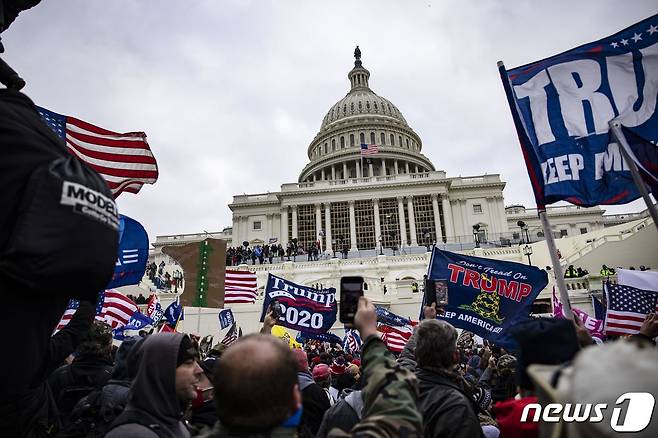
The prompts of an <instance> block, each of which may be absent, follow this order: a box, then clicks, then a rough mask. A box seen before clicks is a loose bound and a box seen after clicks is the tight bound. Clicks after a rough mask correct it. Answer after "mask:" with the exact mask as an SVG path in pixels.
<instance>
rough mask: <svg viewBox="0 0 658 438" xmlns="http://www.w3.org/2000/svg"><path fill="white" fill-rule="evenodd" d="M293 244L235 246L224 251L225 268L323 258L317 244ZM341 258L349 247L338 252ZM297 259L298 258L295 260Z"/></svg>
mask: <svg viewBox="0 0 658 438" xmlns="http://www.w3.org/2000/svg"><path fill="white" fill-rule="evenodd" d="M293 240H295V241H294V242H292V241H291V242H288V244H287V245H286V246H285V247H284V246H283V245H281V244H280V243H279V244H275V243H273V244H263V245H255V246H249V245H248V244H247V242H245V243H246V245H243V246H235V247H230V248H227V250H226V266H238V265H242V264H249V263H251V264H252V265H255V264H260V265H262V264H263V263H270V264H272V263H274V262H275V260H276V261H277V262H284V261H302V260H303V257H304V256H306V261H309V262H310V261H318V260H321V259H322V258H323V252H322V250H321V248H320V245H319V243H318V242H312V243H310V244H309V245H308V246H307V247H304V245H302V244H301V243H299V242H297V241H296V240H297V239H293ZM340 254H341V256H342V258H347V255H348V254H349V247H347V246H343V247H342V248H341V250H340ZM297 257H300V259H299V260H297Z"/></svg>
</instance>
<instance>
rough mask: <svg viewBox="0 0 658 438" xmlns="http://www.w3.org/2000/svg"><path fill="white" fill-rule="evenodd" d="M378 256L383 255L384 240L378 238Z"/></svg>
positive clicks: (380, 237)
mask: <svg viewBox="0 0 658 438" xmlns="http://www.w3.org/2000/svg"><path fill="white" fill-rule="evenodd" d="M379 255H384V238H383V237H382V236H381V235H380V236H379Z"/></svg>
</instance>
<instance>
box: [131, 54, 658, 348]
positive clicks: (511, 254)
mask: <svg viewBox="0 0 658 438" xmlns="http://www.w3.org/2000/svg"><path fill="white" fill-rule="evenodd" d="M354 56H355V61H354V68H352V70H351V71H350V72H349V73H348V75H347V77H348V79H349V83H350V88H349V90H348V93H347V95H346V96H345V97H343V98H342V99H340V100H339V101H338V102H336V103H335V104H333V105H332V106H331V107H330V108H329V110H328V112H327V114H326V115H325V116H324V118H323V120H322V124H321V126H320V130H319V132H318V133H317V135H316V136H315V138H314V139H313V140H312V141H311V143H310V144H309V146H308V149H307V155H308V158H309V163H308V164H307V165H306V166H305V167H304V168H303V169H302V170H301V172H300V174H299V178H298V180H297V182H295V183H287V184H283V185H282V186H281V191H279V192H274V193H271V192H268V193H261V194H245V195H236V196H234V197H233V202H232V203H231V204H229V206H228V207H229V208H230V209H231V211H232V212H233V223H232V227H226V228H225V229H224V230H223V231H218V232H213V233H207V232H203V233H195V234H177V235H168V236H158V237H157V239H156V241H155V242H154V243H153V246H154V249H153V250H152V252H151V256H150V260H153V261H155V262H156V263H157V264H159V263H160V261H164V262H165V264H166V265H167V266H166V267H165V271H169V272H173V270H174V269H177V268H179V267H178V266H177V265H176V264H175V263H174V261H173V260H171V259H170V258H169V257H168V256H166V255H164V254H163V253H162V251H161V250H162V247H164V246H167V245H180V244H185V243H189V242H194V241H200V240H203V239H205V238H207V237H213V238H221V239H225V240H227V243H228V245H229V246H241V245H242V244H243V242H247V243H248V244H249V245H250V246H252V247H253V246H256V245H262V244H268V243H277V244H278V243H280V244H281V245H283V246H284V247H285V246H286V245H287V244H288V243H289V242H294V241H295V240H294V239H297V240H296V242H297V244H298V245H301V246H302V247H303V248H305V249H306V248H308V247H309V246H311V245H312V244H313V243H314V242H317V241H320V242H321V250H322V255H321V259H320V260H319V261H306V256H298V257H296V259H295V258H293V259H291V260H290V261H288V260H287V259H285V260H283V261H281V260H280V259H279V258H275V260H274V263H273V264H262V265H260V264H256V265H251V264H249V265H241V266H239V267H232V269H240V270H249V271H252V272H255V273H256V276H257V284H258V289H259V293H262V290H263V288H264V286H265V283H266V279H267V275H268V273H269V272H271V273H272V274H274V275H278V276H282V277H284V278H287V279H289V280H291V281H294V282H297V283H300V284H305V285H315V284H318V283H320V284H322V285H323V286H324V287H336V288H338V287H339V283H340V278H341V277H342V276H348V275H359V276H362V277H364V280H365V288H367V290H366V294H367V295H368V296H369V297H371V298H372V299H374V300H375V302H376V303H377V304H378V305H382V306H386V307H388V308H390V309H391V310H392V311H393V312H395V313H397V314H399V315H401V316H406V317H412V318H414V319H415V318H417V316H418V312H419V309H420V302H421V299H422V294H420V293H414V292H415V291H416V289H415V287H412V285H413V284H414V283H419V284H422V278H423V275H424V274H425V273H426V272H427V267H428V265H429V259H430V252H428V248H429V247H430V246H431V245H433V244H436V245H437V246H438V247H439V248H441V249H447V250H449V251H457V252H462V253H465V254H468V255H474V256H479V257H487V258H496V259H502V260H509V261H514V262H520V263H532V264H534V265H536V266H541V267H544V266H546V265H549V264H550V256H549V254H548V250H547V247H546V244H545V242H544V235H543V230H542V229H541V226H540V223H539V219H538V218H537V211H536V210H535V209H526V208H525V207H523V206H519V205H510V206H507V207H506V206H505V205H504V201H503V189H504V187H505V182H503V181H501V179H500V177H499V175H496V174H485V175H474V176H470V177H448V176H447V175H446V172H445V171H443V170H437V169H436V168H435V167H434V164H433V163H432V162H431V161H430V160H429V159H428V158H427V157H426V156H425V155H423V153H422V151H423V143H422V140H421V138H420V136H419V135H418V134H417V133H416V132H415V131H414V130H413V129H412V128H411V127H410V126H409V124H408V123H407V121H406V120H405V118H404V116H403V115H402V113H401V112H400V110H399V109H398V108H397V107H396V106H395V105H394V104H393V103H391V102H390V101H389V100H387V99H386V98H384V97H381V96H379V95H377V94H375V92H374V91H372V90H371V89H370V85H369V81H370V72H369V71H368V70H367V69H366V68H365V67H364V66H363V64H362V61H361V52H360V50H359V48H358V47H357V48H356V50H355V53H354ZM510 123H511V121H510ZM362 144H366V145H376V147H377V149H378V153H377V154H374V155H367V156H364V157H362V156H361V145H362ZM523 171H525V170H523ZM603 213H604V210H602V209H601V208H599V207H592V208H581V207H576V206H560V207H549V208H548V210H547V214H548V216H549V218H550V220H551V225H552V227H553V233H554V235H555V237H557V238H558V239H557V240H556V245H557V247H558V249H560V251H561V254H562V255H563V259H562V262H563V263H564V264H565V265H568V264H574V265H576V266H581V267H583V268H584V269H588V270H589V271H590V272H591V273H592V274H591V275H590V276H588V277H586V278H582V279H580V278H577V279H568V280H569V281H568V283H569V284H568V288H569V294H570V296H571V300H572V303H573V304H574V305H575V306H576V307H580V308H582V309H583V310H585V311H587V312H592V309H591V300H590V293H591V292H592V291H597V290H600V289H601V287H602V286H601V285H602V280H603V279H602V278H601V277H600V276H597V273H598V271H599V269H600V267H601V264H602V263H607V264H608V265H609V266H621V265H624V266H629V265H636V266H640V265H641V264H645V265H647V266H653V267H654V268H655V267H658V253H656V251H655V248H657V247H658V238H657V236H658V233H655V232H653V225H652V223H651V218H650V217H648V214H647V212H646V211H645V212H644V213H636V214H627V215H616V216H604V215H603ZM345 249H347V250H348V251H349V252H348V257H347V259H342V258H341V257H336V253H340V252H341V251H342V250H345ZM531 257H532V260H531ZM549 277H551V276H549ZM552 281H553V280H552V278H551V282H552ZM139 287H140V288H142V289H148V290H149V291H155V290H156V289H155V287H154V285H153V284H151V283H150V282H149V280H148V279H147V278H145V279H144V280H143V281H142V283H141V284H140V286H139ZM191 287H194V285H191ZM551 288H552V284H550V283H549V285H548V287H547V288H546V289H545V290H544V291H543V292H542V293H541V294H540V296H539V299H538V300H537V302H536V303H537V304H539V305H540V307H541V308H543V310H541V309H539V310H537V309H535V312H537V311H538V312H539V313H542V312H544V313H545V312H546V311H547V310H546V309H548V311H550V290H551ZM159 292H160V293H162V302H163V304H164V305H166V304H168V302H171V301H172V300H173V299H175V295H174V294H173V293H163V291H159ZM132 293H134V294H136V293H135V292H132ZM542 306H543V307H542ZM230 307H232V309H233V313H234V315H235V317H236V320H237V321H238V323H239V324H240V325H241V326H242V328H243V330H244V331H245V333H249V332H254V331H257V330H258V329H259V322H258V320H259V317H260V312H261V309H262V297H261V298H259V299H258V300H257V301H256V302H255V303H254V304H234V305H232V306H230ZM217 312H218V310H217V309H198V308H196V310H195V308H191V309H189V310H188V309H186V311H185V314H186V318H185V321H184V327H183V330H184V331H187V332H194V333H201V334H208V333H209V334H213V335H216V336H219V335H220V333H219V332H218V330H219V328H218V327H217ZM333 331H334V332H335V333H336V334H338V335H340V336H342V332H343V329H342V326H341V325H340V324H336V325H335V326H334V328H333Z"/></svg>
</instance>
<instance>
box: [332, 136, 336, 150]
mask: <svg viewBox="0 0 658 438" xmlns="http://www.w3.org/2000/svg"><path fill="white" fill-rule="evenodd" d="M331 150H332V152H335V151H336V139H335V138H332V139H331Z"/></svg>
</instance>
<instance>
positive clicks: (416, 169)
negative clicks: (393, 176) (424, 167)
mask: <svg viewBox="0 0 658 438" xmlns="http://www.w3.org/2000/svg"><path fill="white" fill-rule="evenodd" d="M416 173H418V164H416Z"/></svg>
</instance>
